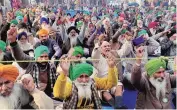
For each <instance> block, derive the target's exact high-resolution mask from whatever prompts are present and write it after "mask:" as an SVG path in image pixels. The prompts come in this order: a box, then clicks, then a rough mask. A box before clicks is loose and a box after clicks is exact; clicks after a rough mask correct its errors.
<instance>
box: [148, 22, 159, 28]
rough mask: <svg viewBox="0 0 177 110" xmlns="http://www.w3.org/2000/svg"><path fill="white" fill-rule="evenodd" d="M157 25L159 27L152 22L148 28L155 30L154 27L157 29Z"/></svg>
mask: <svg viewBox="0 0 177 110" xmlns="http://www.w3.org/2000/svg"><path fill="white" fill-rule="evenodd" d="M157 25H158V23H157V22H151V23H149V25H148V28H149V29H150V28H154V27H156V26H157Z"/></svg>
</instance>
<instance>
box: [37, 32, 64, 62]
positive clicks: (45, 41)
mask: <svg viewBox="0 0 177 110" xmlns="http://www.w3.org/2000/svg"><path fill="white" fill-rule="evenodd" d="M38 35H39V40H40V42H39V43H37V44H36V45H35V48H36V47H38V46H40V45H45V46H47V47H48V49H49V59H57V58H59V57H60V56H61V49H60V47H59V46H58V44H57V43H56V42H55V40H53V39H51V38H49V33H48V30H46V29H41V30H39V32H38Z"/></svg>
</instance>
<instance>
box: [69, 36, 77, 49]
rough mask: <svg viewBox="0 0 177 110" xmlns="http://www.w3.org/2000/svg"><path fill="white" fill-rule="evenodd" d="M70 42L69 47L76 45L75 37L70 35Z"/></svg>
mask: <svg viewBox="0 0 177 110" xmlns="http://www.w3.org/2000/svg"><path fill="white" fill-rule="evenodd" d="M70 44H71V47H74V46H76V45H77V37H70Z"/></svg>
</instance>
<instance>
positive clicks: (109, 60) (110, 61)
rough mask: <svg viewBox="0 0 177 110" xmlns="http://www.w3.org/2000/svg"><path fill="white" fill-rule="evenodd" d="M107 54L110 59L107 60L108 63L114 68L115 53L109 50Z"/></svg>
mask: <svg viewBox="0 0 177 110" xmlns="http://www.w3.org/2000/svg"><path fill="white" fill-rule="evenodd" d="M106 56H107V58H108V60H107V63H108V65H109V67H110V68H113V67H114V66H115V60H116V59H115V57H114V55H113V54H111V52H108V53H107V54H106Z"/></svg>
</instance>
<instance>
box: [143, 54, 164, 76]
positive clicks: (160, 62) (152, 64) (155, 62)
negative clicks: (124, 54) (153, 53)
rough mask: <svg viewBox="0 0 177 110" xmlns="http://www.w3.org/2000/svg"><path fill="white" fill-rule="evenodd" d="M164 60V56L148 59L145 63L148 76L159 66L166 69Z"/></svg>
mask: <svg viewBox="0 0 177 110" xmlns="http://www.w3.org/2000/svg"><path fill="white" fill-rule="evenodd" d="M166 60H167V59H166V58H165V57H160V58H156V59H152V60H149V61H148V62H147V63H146V65H145V68H146V71H147V74H148V75H149V76H152V75H153V74H154V73H155V72H157V71H158V70H159V69H160V68H161V67H162V68H164V69H166Z"/></svg>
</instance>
